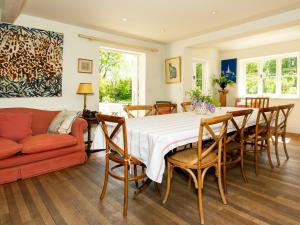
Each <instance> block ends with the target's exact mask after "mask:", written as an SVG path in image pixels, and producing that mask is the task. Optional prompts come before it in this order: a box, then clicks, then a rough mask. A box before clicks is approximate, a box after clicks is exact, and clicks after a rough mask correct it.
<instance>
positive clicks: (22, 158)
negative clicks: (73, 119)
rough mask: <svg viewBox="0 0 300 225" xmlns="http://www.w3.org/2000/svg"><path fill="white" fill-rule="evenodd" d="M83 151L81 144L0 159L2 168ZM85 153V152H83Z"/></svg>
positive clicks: (0, 167)
mask: <svg viewBox="0 0 300 225" xmlns="http://www.w3.org/2000/svg"><path fill="white" fill-rule="evenodd" d="M79 152H82V147H81V146H80V145H75V146H71V147H66V148H63V149H58V150H50V151H46V152H38V153H33V154H22V153H21V154H17V155H14V156H12V157H9V158H6V159H0V170H1V169H4V168H12V167H15V166H22V165H26V164H30V163H34V162H38V161H43V160H48V159H51V158H56V157H60V156H64V155H70V154H74V153H79ZM83 154H85V152H83Z"/></svg>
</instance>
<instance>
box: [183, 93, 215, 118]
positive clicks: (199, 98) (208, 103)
mask: <svg viewBox="0 0 300 225" xmlns="http://www.w3.org/2000/svg"><path fill="white" fill-rule="evenodd" d="M187 95H188V96H189V97H190V98H191V102H192V108H193V109H194V111H195V112H196V113H198V114H202V115H205V114H206V113H207V112H208V111H210V112H211V113H214V112H215V110H216V105H218V101H217V100H215V99H214V98H213V97H212V96H211V95H209V94H202V91H201V89H200V88H195V89H193V90H191V91H188V92H187Z"/></svg>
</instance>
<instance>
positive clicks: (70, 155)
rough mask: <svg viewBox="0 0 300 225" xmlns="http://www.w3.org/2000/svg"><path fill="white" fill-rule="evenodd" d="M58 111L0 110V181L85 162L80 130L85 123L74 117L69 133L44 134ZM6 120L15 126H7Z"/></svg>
mask: <svg viewBox="0 0 300 225" xmlns="http://www.w3.org/2000/svg"><path fill="white" fill-rule="evenodd" d="M58 112H59V111H47V110H38V109H31V108H2V109H0V184H4V183H8V182H12V181H16V180H18V179H25V178H28V177H33V176H37V175H41V174H45V173H48V172H51V171H56V170H60V169H64V168H67V167H70V166H73V165H77V164H82V163H84V162H85V161H86V159H87V157H86V153H85V144H84V138H83V132H84V130H85V129H86V128H87V122H86V121H85V120H84V119H81V118H77V119H76V120H75V121H74V122H73V125H72V130H71V133H70V134H48V133H47V130H48V127H49V125H50V123H51V121H52V120H53V118H54V117H55V116H56V115H57V113H58ZM1 119H2V120H1ZM1 121H2V122H1ZM24 121H25V122H24ZM10 122H11V123H12V124H15V125H14V126H15V127H14V126H13V125H12V126H10V127H9V126H8V124H9V123H10ZM1 123H2V125H1ZM28 123H30V124H29V125H28ZM26 126H29V129H28V127H27V128H26ZM20 132H21V135H20V134H19V133H20ZM22 132H23V134H24V132H25V135H22Z"/></svg>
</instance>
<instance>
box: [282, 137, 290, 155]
mask: <svg viewBox="0 0 300 225" xmlns="http://www.w3.org/2000/svg"><path fill="white" fill-rule="evenodd" d="M281 139H282V143H283V148H284V152H285V156H286V159H287V160H288V159H289V158H290V157H289V154H288V152H287V148H286V142H285V134H283V135H282V136H281Z"/></svg>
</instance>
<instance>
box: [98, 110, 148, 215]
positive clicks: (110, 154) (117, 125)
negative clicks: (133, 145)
mask: <svg viewBox="0 0 300 225" xmlns="http://www.w3.org/2000/svg"><path fill="white" fill-rule="evenodd" d="M97 120H98V122H99V124H100V125H101V128H102V130H103V133H104V135H105V141H106V156H105V161H106V164H105V177H104V183H103V188H102V192H101V195H100V200H103V199H104V196H105V193H106V189H107V183H108V176H111V177H113V178H115V179H117V180H121V181H123V182H124V207H123V216H127V209H128V182H130V181H135V182H137V181H138V180H142V179H144V178H145V177H146V175H145V173H144V170H142V172H141V174H139V175H138V173H137V166H141V167H142V168H144V167H145V165H144V164H143V163H142V162H141V161H139V160H138V159H136V158H134V157H133V156H131V155H130V154H129V153H128V146H127V132H126V123H125V119H124V117H118V116H110V115H104V114H98V115H97ZM108 124H109V125H108ZM110 130H111V132H109V131H110ZM120 132H121V133H122V134H123V137H122V141H123V146H120V145H119V144H117V143H116V142H115V137H116V134H118V133H120ZM111 161H112V162H114V163H113V165H112V167H110V162H111ZM119 168H123V176H122V175H120V171H116V170H118V169H119ZM131 169H133V175H129V174H128V171H131ZM121 171H122V170H121ZM118 172H119V173H118ZM136 185H137V183H136Z"/></svg>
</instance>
